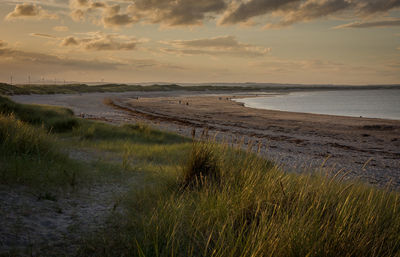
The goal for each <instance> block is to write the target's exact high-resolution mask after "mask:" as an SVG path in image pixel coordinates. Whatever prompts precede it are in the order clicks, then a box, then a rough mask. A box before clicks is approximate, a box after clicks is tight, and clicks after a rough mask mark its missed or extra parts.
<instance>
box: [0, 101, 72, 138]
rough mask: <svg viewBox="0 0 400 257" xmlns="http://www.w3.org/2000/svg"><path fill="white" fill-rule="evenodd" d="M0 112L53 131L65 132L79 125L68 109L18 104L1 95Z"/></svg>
mask: <svg viewBox="0 0 400 257" xmlns="http://www.w3.org/2000/svg"><path fill="white" fill-rule="evenodd" d="M0 113H2V114H6V115H9V114H13V115H14V116H15V117H17V118H18V119H20V120H22V121H24V122H27V123H30V124H33V125H39V126H41V125H43V126H44V127H45V128H46V129H47V130H52V131H54V132H67V131H71V130H72V129H73V128H75V127H78V126H79V122H78V120H77V119H76V118H75V117H74V113H73V112H72V111H71V110H70V109H66V108H60V107H50V106H39V105H25V104H18V103H15V102H13V101H11V100H10V99H8V98H6V97H2V96H0Z"/></svg>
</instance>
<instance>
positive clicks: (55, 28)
mask: <svg viewBox="0 0 400 257" xmlns="http://www.w3.org/2000/svg"><path fill="white" fill-rule="evenodd" d="M53 30H54V31H57V32H66V31H69V28H68V27H67V26H55V27H53Z"/></svg>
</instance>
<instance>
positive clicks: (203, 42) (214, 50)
mask: <svg viewBox="0 0 400 257" xmlns="http://www.w3.org/2000/svg"><path fill="white" fill-rule="evenodd" d="M162 43H164V44H167V45H169V46H170V48H164V49H162V51H163V52H165V53H171V54H181V55H211V56H215V55H225V56H233V57H258V56H265V55H267V54H268V53H269V52H270V49H269V48H265V47H260V46H255V45H250V44H245V43H241V42H239V41H237V39H236V38H235V37H233V36H223V37H215V38H206V39H195V40H174V41H167V42H162Z"/></svg>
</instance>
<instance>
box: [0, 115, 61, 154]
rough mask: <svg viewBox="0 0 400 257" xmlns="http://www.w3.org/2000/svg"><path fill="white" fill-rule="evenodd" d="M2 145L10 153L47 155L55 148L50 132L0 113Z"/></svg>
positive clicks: (0, 140) (0, 139) (0, 145)
mask: <svg viewBox="0 0 400 257" xmlns="http://www.w3.org/2000/svg"><path fill="white" fill-rule="evenodd" d="M0 142H1V143H0V147H1V148H2V150H3V151H7V153H8V154H23V155H47V154H49V153H50V152H51V151H52V150H53V148H54V145H53V142H51V140H50V137H49V135H48V133H46V132H45V131H43V130H42V129H39V128H35V127H32V126H29V125H28V124H26V123H24V122H22V121H21V120H19V119H16V118H15V116H14V115H13V114H11V115H7V116H5V115H0Z"/></svg>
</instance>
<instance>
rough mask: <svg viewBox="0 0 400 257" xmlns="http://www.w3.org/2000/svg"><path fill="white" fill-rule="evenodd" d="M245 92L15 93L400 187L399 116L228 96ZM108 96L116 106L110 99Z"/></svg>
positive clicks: (291, 165) (293, 165)
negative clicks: (265, 105) (287, 106)
mask: <svg viewBox="0 0 400 257" xmlns="http://www.w3.org/2000/svg"><path fill="white" fill-rule="evenodd" d="M244 93H245V92H241V93H239V94H236V92H231V93H229V94H206V93H197V94H196V93H195V92H185V93H182V92H129V93H111V94H110V93H93V94H82V95H51V96H46V95H35V96H34V95H30V96H14V97H13V99H14V100H16V101H18V102H22V103H38V104H50V105H61V106H65V107H69V108H71V109H73V110H74V111H75V113H76V114H77V115H80V114H84V116H85V117H86V118H89V119H95V120H102V121H106V122H111V123H117V124H122V123H134V122H145V123H149V124H150V125H152V126H153V127H156V128H159V129H162V130H167V131H171V132H176V133H178V134H180V135H183V136H188V137H190V136H191V131H192V128H193V127H194V128H195V129H196V132H197V135H199V134H201V132H202V131H203V130H204V129H207V130H208V133H209V135H210V136H213V137H214V136H215V138H216V140H217V141H219V142H223V141H229V142H230V143H239V142H240V141H242V140H243V141H244V143H245V144H248V143H250V142H254V143H255V144H256V145H257V144H261V145H262V149H263V151H262V154H263V155H264V156H265V157H266V158H270V159H272V160H274V161H276V162H277V163H279V164H281V165H283V166H285V168H288V169H289V170H291V171H294V172H309V171H310V170H314V169H319V168H320V167H321V165H322V164H324V167H326V169H325V172H328V173H330V174H334V173H336V172H338V171H339V170H341V169H344V170H346V172H347V174H346V178H345V179H360V180H361V181H364V182H367V183H370V184H374V185H378V186H379V187H385V186H386V185H387V184H389V183H391V184H392V187H394V188H397V189H399V188H400V121H395V120H385V119H374V118H353V117H343V116H331V115H319V114H306V113H291V112H283V111H272V110H270V111H267V110H259V109H253V108H247V107H243V106H242V105H241V104H240V103H237V102H234V101H230V100H227V99H226V98H228V99H229V98H241V97H243V96H245V95H252V94H253V93H254V92H251V93H250V94H244ZM104 98H110V100H112V102H113V104H115V106H114V107H111V106H107V105H105V104H104V103H103V100H104ZM136 98H138V99H136ZM220 98H221V99H220ZM179 101H181V104H179ZM184 102H185V104H183V103H184ZM186 103H188V105H186ZM115 107H117V108H115ZM327 158H328V159H327ZM326 159H327V160H326Z"/></svg>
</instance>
